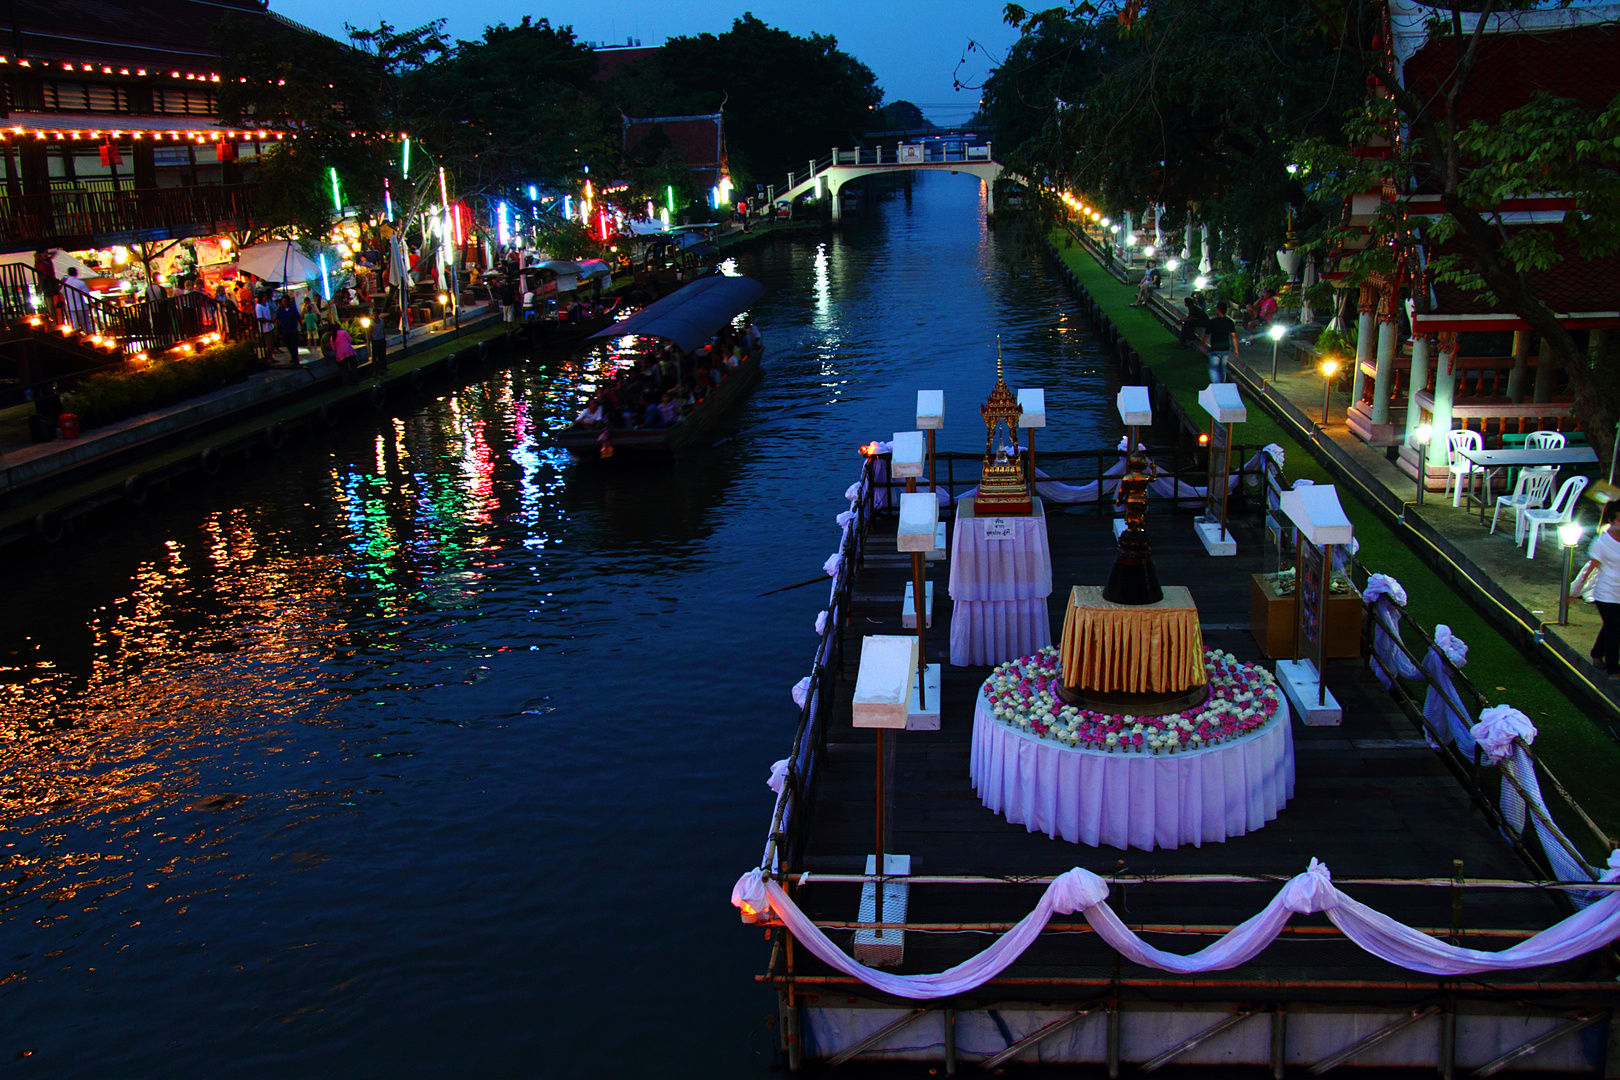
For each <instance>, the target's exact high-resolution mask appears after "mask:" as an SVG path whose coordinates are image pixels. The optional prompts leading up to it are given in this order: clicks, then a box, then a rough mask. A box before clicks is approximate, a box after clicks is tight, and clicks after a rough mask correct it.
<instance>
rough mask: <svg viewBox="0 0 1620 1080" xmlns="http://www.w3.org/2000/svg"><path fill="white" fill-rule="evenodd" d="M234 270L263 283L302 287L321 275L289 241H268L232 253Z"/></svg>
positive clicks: (308, 258)
mask: <svg viewBox="0 0 1620 1080" xmlns="http://www.w3.org/2000/svg"><path fill="white" fill-rule="evenodd" d="M236 268H237V269H238V270H241V271H244V272H246V273H249V274H252V275H253V276H254V277H256V278H259V279H260V280H263V281H279V282H282V283H284V284H285V283H289V282H290V283H293V284H302V283H304V282H306V281H309V280H310V279H312V278H318V277H320V276H321V266H320V263H317V262H316V261H315V260H314V259H312V258H310V257H309V256H308V255H305V254H304V253H303V252H302V251H299V250H298V245H297V244H295V243H294V242H293V241H291V240H270V241H268V242H266V243H263V244H254V245H253V246H252V247H245V248H243V249H242V250H241V251H238V252H237V253H236Z"/></svg>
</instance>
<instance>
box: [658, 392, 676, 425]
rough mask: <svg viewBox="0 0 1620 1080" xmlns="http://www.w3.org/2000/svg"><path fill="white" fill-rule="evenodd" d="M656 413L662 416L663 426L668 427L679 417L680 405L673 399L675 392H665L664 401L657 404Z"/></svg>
mask: <svg viewBox="0 0 1620 1080" xmlns="http://www.w3.org/2000/svg"><path fill="white" fill-rule="evenodd" d="M658 411H659V412H661V413H663V414H664V426H665V427H668V426H669V425H670V424H673V423H674V422H675V421H676V420H679V419H680V416H681V403H680V401H679V400H678V399H677V398H676V397H675V391H673V390H665V391H664V400H663V401H661V402H659V403H658Z"/></svg>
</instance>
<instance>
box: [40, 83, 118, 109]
mask: <svg viewBox="0 0 1620 1080" xmlns="http://www.w3.org/2000/svg"><path fill="white" fill-rule="evenodd" d="M40 93H41V95H42V102H41V104H42V106H43V108H44V109H45V110H46V111H47V112H129V89H128V88H127V87H123V86H115V85H113V84H112V83H81V82H61V81H57V80H46V81H45V82H44V83H42V84H41V86H40Z"/></svg>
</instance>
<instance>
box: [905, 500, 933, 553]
mask: <svg viewBox="0 0 1620 1080" xmlns="http://www.w3.org/2000/svg"><path fill="white" fill-rule="evenodd" d="M938 535H939V499H938V497H937V496H935V495H934V493H933V492H932V491H907V492H903V493H901V495H900V526H899V528H898V529H897V530H896V532H895V534H894V544H895V548H896V549H897V550H899V551H932V550H933V548H934V540H935V538H936V537H937V536H938Z"/></svg>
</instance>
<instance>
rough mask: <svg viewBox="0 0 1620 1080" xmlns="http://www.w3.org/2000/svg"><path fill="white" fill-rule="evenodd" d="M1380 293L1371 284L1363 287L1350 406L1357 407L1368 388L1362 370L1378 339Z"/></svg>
mask: <svg viewBox="0 0 1620 1080" xmlns="http://www.w3.org/2000/svg"><path fill="white" fill-rule="evenodd" d="M1377 304H1378V293H1377V291H1376V290H1374V289H1373V287H1372V286H1371V285H1363V286H1362V287H1361V307H1360V313H1361V314H1360V318H1359V319H1358V320H1357V322H1356V371H1355V376H1354V380H1353V382H1352V384H1351V388H1350V407H1351V408H1355V407H1356V403H1357V402H1359V401H1360V400H1361V398H1362V395H1363V394H1365V393H1366V390H1367V375H1366V373H1365V372H1363V371H1362V370H1361V365H1363V364H1365V363H1366V362H1367V361H1369V360H1371V359H1372V358H1373V350H1374V348H1375V345H1376V341H1375V339H1374V337H1373V335H1374V334H1376V333H1377V330H1376V328H1375V325H1376V324H1375V322H1374V312H1375V311H1376V310H1377Z"/></svg>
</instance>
